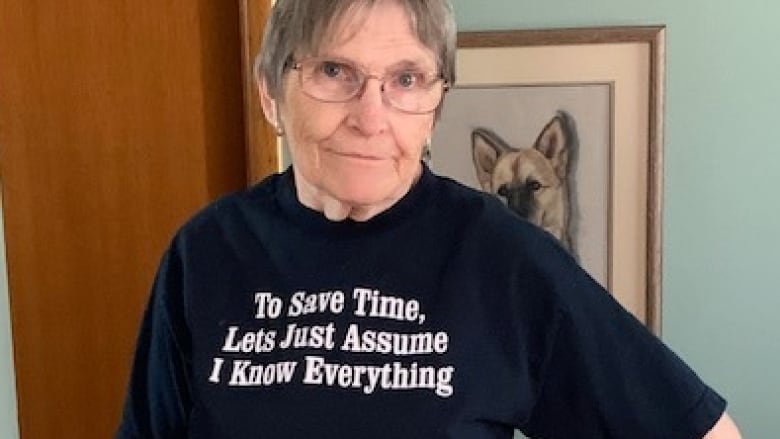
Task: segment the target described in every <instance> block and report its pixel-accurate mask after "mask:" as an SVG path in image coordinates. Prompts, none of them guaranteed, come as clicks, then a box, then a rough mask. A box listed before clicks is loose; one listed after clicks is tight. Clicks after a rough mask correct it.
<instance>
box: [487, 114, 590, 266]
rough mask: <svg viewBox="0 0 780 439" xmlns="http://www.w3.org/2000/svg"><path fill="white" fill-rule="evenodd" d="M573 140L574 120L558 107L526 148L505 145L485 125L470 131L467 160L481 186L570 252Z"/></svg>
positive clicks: (575, 146)
mask: <svg viewBox="0 0 780 439" xmlns="http://www.w3.org/2000/svg"><path fill="white" fill-rule="evenodd" d="M578 145H579V143H578V139H577V132H576V126H575V123H574V120H573V119H572V118H571V116H570V115H569V114H568V113H566V112H564V111H558V112H557V114H556V115H555V116H554V117H553V118H552V119H551V120H550V121H549V122H548V123H547V124H546V125H545V126H544V127H543V128H542V130H541V132H540V134H539V135H538V137H537V138H536V141H534V143H533V144H531V145H530V146H526V147H519V146H513V145H509V144H507V142H505V141H504V140H503V139H502V138H501V137H500V136H499V135H498V134H497V133H495V132H494V131H492V130H490V129H488V128H483V127H479V128H475V129H474V130H472V132H471V147H472V159H473V162H474V169H475V170H476V175H477V179H478V181H479V184H480V186H481V187H482V190H484V191H486V192H489V193H492V194H494V195H496V196H498V197H499V198H501V199H503V200H504V201H505V202H506V204H507V206H509V208H510V209H511V210H512V211H514V212H515V213H517V214H518V215H520V216H521V217H523V218H526V219H527V220H529V221H530V222H532V223H534V224H536V225H538V226H540V227H541V228H543V229H545V230H546V231H548V232H549V233H551V234H552V235H553V236H555V237H556V238H557V239H558V240H559V241H560V242H561V244H562V245H563V246H564V247H565V248H566V249H567V250H568V251H569V252H570V253H571V254H573V255H574V256H575V257H576V256H577V249H576V242H575V240H576V239H575V238H576V217H577V203H576V190H575V183H576V182H575V178H574V169H575V165H576V159H577V152H578V151H577V149H578Z"/></svg>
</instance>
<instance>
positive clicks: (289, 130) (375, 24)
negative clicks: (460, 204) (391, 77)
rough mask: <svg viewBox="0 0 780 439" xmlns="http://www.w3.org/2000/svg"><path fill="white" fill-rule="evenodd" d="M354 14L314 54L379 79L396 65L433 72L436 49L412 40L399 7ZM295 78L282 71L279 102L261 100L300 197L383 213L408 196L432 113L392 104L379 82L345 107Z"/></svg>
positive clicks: (383, 5)
mask: <svg viewBox="0 0 780 439" xmlns="http://www.w3.org/2000/svg"><path fill="white" fill-rule="evenodd" d="M358 14H359V16H357V19H356V17H355V16H347V17H344V19H342V20H340V22H339V23H337V24H338V26H336V27H335V28H334V33H333V34H331V38H328V39H327V41H325V42H324V43H323V45H322V46H321V48H320V50H319V52H318V53H317V54H316V55H317V57H324V58H335V59H339V60H346V61H348V62H350V63H351V64H352V65H355V66H360V68H361V69H362V70H364V71H365V72H366V73H368V74H370V75H372V76H376V77H384V76H385V75H386V74H387V72H388V71H397V70H398V68H399V66H413V68H415V69H419V71H425V72H435V71H436V66H437V64H436V61H435V57H434V54H433V52H432V51H431V50H430V49H428V48H427V47H426V46H424V45H423V44H422V43H421V42H420V41H419V40H418V39H417V37H416V36H415V35H414V33H413V32H412V30H411V28H410V22H409V18H408V16H407V14H406V11H405V10H404V9H403V7H402V6H401V5H399V4H398V3H397V2H395V1H392V0H385V1H381V2H379V3H377V4H376V5H375V6H374V7H373V8H371V9H370V10H367V11H361V12H359V13H358ZM299 75H300V72H299V71H297V70H289V71H288V72H287V73H286V74H285V76H284V91H283V99H282V100H280V101H279V102H274V101H273V100H272V99H270V97H269V96H267V93H266V96H264V99H265V100H266V103H265V104H264V109H265V111H266V115H267V116H269V118H270V119H277V120H272V122H277V123H281V126H282V127H283V129H284V131H285V133H286V136H287V141H288V144H289V146H290V153H291V155H292V162H293V167H294V169H295V176H296V184H297V185H298V186H299V195H300V187H301V185H302V184H303V185H306V186H308V187H309V188H311V189H313V190H314V192H316V193H318V194H320V195H322V196H327V197H331V198H335V199H336V200H338V201H339V202H341V203H345V204H347V205H350V206H368V207H372V206H380V207H381V209H380V211H381V210H384V209H385V208H387V207H389V206H390V205H392V204H393V203H394V202H395V201H397V200H398V199H399V198H401V197H402V196H403V195H404V194H406V192H407V191H408V190H409V188H410V187H411V185H412V184H413V183H414V181H415V180H416V178H417V177H418V176H419V174H420V172H421V164H420V158H421V154H422V148H423V145H424V144H425V143H426V140H427V139H428V138H429V136H430V134H431V130H432V129H433V124H434V114H433V113H426V114H408V113H403V112H401V111H398V110H396V109H394V108H393V107H391V106H389V105H388V104H387V103H386V102H385V101H384V100H383V97H382V92H381V89H380V87H381V83H380V81H379V80H376V79H369V80H368V82H367V83H366V85H365V88H364V91H363V93H362V94H359V95H358V96H356V97H355V98H353V99H352V100H350V101H348V102H344V103H326V102H321V101H319V100H316V99H314V98H312V97H310V96H308V95H307V94H305V93H304V92H303V91H302V90H301V86H300V78H299ZM262 89H263V87H261V92H262V91H263V90H262ZM276 104H278V106H276ZM269 106H273V107H274V108H268V107H269ZM277 108H278V111H279V114H276V113H275V111H276V109H277ZM269 112H270V113H273V114H269ZM301 179H303V181H300V180H301ZM302 201H303V200H302ZM304 204H307V203H304ZM315 204H316V203H315Z"/></svg>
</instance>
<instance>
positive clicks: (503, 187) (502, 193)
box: [496, 184, 509, 197]
mask: <svg viewBox="0 0 780 439" xmlns="http://www.w3.org/2000/svg"><path fill="white" fill-rule="evenodd" d="M496 193H497V194H498V195H500V196H502V197H506V196H507V195H508V194H509V188H508V187H506V185H505V184H502V185H501V186H499V187H498V191H496Z"/></svg>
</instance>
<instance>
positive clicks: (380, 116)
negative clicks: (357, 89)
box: [350, 78, 390, 136]
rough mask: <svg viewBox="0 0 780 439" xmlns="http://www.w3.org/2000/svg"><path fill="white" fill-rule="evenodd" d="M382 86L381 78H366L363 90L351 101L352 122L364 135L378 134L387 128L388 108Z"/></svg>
mask: <svg viewBox="0 0 780 439" xmlns="http://www.w3.org/2000/svg"><path fill="white" fill-rule="evenodd" d="M383 87H384V83H383V82H382V80H380V79H377V78H368V79H366V83H365V84H364V85H363V90H362V91H361V93H360V94H359V95H358V96H357V98H356V99H355V100H354V101H353V102H352V104H353V105H352V106H351V113H352V114H351V117H350V118H351V121H352V124H353V126H354V127H355V128H356V129H358V130H359V131H360V132H361V133H363V134H364V135H366V136H373V135H376V134H380V133H382V132H383V131H384V130H386V129H387V126H388V119H387V117H388V111H389V109H390V108H389V107H388V105H387V103H386V102H385V97H384V92H383Z"/></svg>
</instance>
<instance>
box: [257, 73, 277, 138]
mask: <svg viewBox="0 0 780 439" xmlns="http://www.w3.org/2000/svg"><path fill="white" fill-rule="evenodd" d="M257 89H258V92H259V94H260V106H261V107H262V108H263V114H264V115H265V120H267V121H268V123H270V124H271V125H273V126H274V128H275V129H276V130H279V129H280V128H281V125H280V123H279V115H278V114H277V109H278V107H277V105H276V99H274V98H273V97H271V93H270V92H269V90H268V82H266V80H265V77H260V79H259V80H258V81H257Z"/></svg>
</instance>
